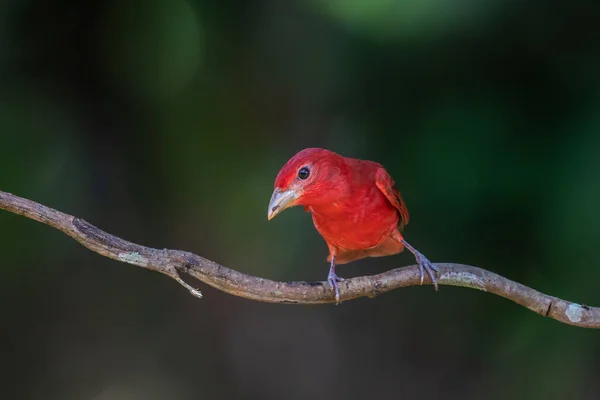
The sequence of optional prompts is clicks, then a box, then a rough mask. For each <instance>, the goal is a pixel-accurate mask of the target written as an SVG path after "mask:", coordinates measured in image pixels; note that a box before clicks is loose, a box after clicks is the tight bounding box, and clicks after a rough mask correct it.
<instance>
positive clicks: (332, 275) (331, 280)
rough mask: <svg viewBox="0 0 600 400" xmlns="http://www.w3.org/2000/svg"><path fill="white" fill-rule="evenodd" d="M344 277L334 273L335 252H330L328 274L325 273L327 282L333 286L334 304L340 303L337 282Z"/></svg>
mask: <svg viewBox="0 0 600 400" xmlns="http://www.w3.org/2000/svg"><path fill="white" fill-rule="evenodd" d="M343 280H344V279H343V278H340V277H339V276H337V275H336V274H335V254H334V253H332V254H331V267H329V275H327V282H329V284H330V285H331V287H333V290H334V292H335V304H340V287H339V286H338V282H342V281H343Z"/></svg>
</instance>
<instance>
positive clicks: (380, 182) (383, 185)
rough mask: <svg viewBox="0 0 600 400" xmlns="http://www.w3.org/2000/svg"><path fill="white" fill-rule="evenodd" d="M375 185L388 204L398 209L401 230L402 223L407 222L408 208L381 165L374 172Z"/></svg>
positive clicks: (400, 228)
mask: <svg viewBox="0 0 600 400" xmlns="http://www.w3.org/2000/svg"><path fill="white" fill-rule="evenodd" d="M375 185H376V186H377V188H378V189H379V190H381V192H382V193H383V194H384V195H385V197H386V198H387V199H388V201H389V202H390V204H391V205H393V206H394V207H395V208H396V209H397V210H398V214H400V220H399V221H398V229H399V230H400V231H402V228H404V225H406V224H408V220H409V215H408V209H407V208H406V204H404V200H402V196H401V195H400V192H399V191H398V189H397V188H396V184H395V183H394V180H393V179H392V177H391V176H390V174H388V172H387V171H386V170H385V169H383V168H382V167H380V168H378V169H377V172H376V173H375Z"/></svg>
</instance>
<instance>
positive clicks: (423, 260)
mask: <svg viewBox="0 0 600 400" xmlns="http://www.w3.org/2000/svg"><path fill="white" fill-rule="evenodd" d="M415 258H416V259H417V263H418V264H419V271H420V272H421V285H422V284H423V280H424V279H425V271H427V275H429V277H430V278H431V282H432V283H433V287H434V288H435V290H438V284H437V279H436V278H435V273H436V272H439V270H440V269H439V268H438V267H436V266H435V265H434V264H432V263H431V261H429V260H428V259H427V257H425V256H424V255H423V254H421V253H417V254H415Z"/></svg>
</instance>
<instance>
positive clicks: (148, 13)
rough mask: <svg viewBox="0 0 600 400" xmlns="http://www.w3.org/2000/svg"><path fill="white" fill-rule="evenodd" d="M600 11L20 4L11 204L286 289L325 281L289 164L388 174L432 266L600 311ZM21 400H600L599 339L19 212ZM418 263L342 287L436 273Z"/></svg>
mask: <svg viewBox="0 0 600 400" xmlns="http://www.w3.org/2000/svg"><path fill="white" fill-rule="evenodd" d="M599 20H600V3H599V2H592V1H584V0H574V1H571V2H559V1H547V2H544V3H543V4H542V3H539V2H534V1H515V0H506V1H500V0H485V1H484V0H479V1H464V0H462V1H461V0H397V1H392V0H371V1H366V0H364V1H360V0H347V1H344V0H259V1H233V0H221V1H200V0H195V1H187V2H186V1H185V0H148V1H142V0H120V1H117V0H112V1H111V0H90V1H86V2H80V1H74V0H64V1H62V2H60V1H41V0H3V1H2V2H0V135H1V136H0V139H1V141H0V159H1V160H2V168H0V189H1V190H4V191H8V192H12V193H15V194H17V195H20V196H23V197H27V198H31V199H33V200H36V201H38V202H41V203H43V204H46V205H48V206H51V207H54V208H57V209H59V210H61V211H64V212H67V213H70V214H73V215H76V216H79V217H82V218H84V219H86V220H87V221H90V222H92V223H93V224H96V225H97V226H99V227H100V228H102V229H105V230H107V231H109V232H111V233H113V234H116V235H119V236H122V237H123V238H126V239H128V240H131V241H134V242H137V243H140V244H144V245H147V246H153V247H158V248H163V247H168V248H177V249H184V250H188V251H192V252H195V253H198V254H200V255H202V256H204V257H207V258H209V259H212V260H215V261H217V262H219V263H221V264H223V265H226V266H229V267H231V268H234V269H237V270H240V271H243V272H245V273H248V274H252V275H258V276H262V277H266V278H271V279H276V280H323V279H325V277H326V274H327V270H328V264H327V263H326V261H325V258H326V256H327V248H326V246H325V244H324V242H323V240H322V239H321V238H320V237H319V236H318V234H317V233H316V231H315V230H314V227H313V226H312V223H311V220H310V217H309V216H308V215H307V214H305V213H304V212H303V211H302V209H301V208H297V209H293V210H290V211H286V212H285V213H284V214H282V215H281V216H279V217H278V218H276V219H274V220H273V221H271V222H267V218H266V212H267V203H268V200H269V198H270V195H271V192H272V187H273V186H272V185H273V180H274V178H275V175H276V174H277V172H278V170H279V168H280V167H281V166H282V165H283V164H284V163H285V162H286V161H287V159H288V158H290V157H291V156H292V155H293V154H294V153H296V152H297V151H298V150H300V149H302V148H305V147H315V146H318V147H326V148H329V149H332V150H334V151H337V152H339V153H341V154H344V155H347V156H354V157H359V158H366V159H372V160H376V161H378V162H380V163H382V164H384V165H385V167H386V168H387V169H388V171H390V173H391V174H392V175H393V176H394V178H395V179H396V181H397V183H398V187H399V188H400V190H401V192H402V194H403V196H404V198H405V200H406V202H407V205H408V207H409V210H410V212H411V223H410V224H409V225H408V227H407V229H406V231H405V233H406V237H407V240H408V241H409V242H410V243H412V244H413V245H414V246H416V247H417V248H418V249H420V251H422V252H423V253H425V254H426V255H427V256H428V257H429V258H430V259H431V260H432V261H434V262H435V261H438V262H457V263H465V264H471V265H477V266H480V267H483V268H486V269H489V270H491V271H494V272H497V273H499V274H502V275H504V276H506V277H508V278H511V279H514V280H516V281H518V282H521V283H524V284H526V285H528V286H531V287H534V288H536V289H538V290H541V291H544V292H547V293H549V294H552V295H556V296H559V297H562V298H565V299H568V300H572V301H576V302H581V303H585V304H590V305H600V291H599V290H598V289H599V288H600V269H599V265H600V245H599V241H600V213H599V212H598V204H600V45H599V43H600V27H599V26H598V21H599ZM0 254H1V255H2V262H1V264H0V277H1V278H0V286H1V287H0V289H1V293H2V300H1V301H0V307H1V309H0V310H1V313H2V322H1V330H0V355H1V357H0V360H1V362H2V369H3V372H2V375H1V378H0V382H1V385H0V395H1V397H2V398H4V399H96V400H106V399H117V400H120V399H123V400H125V399H128V400H129V399H134V400H135V399H140V400H141V399H144V400H146V399H226V398H242V399H282V398H285V399H334V398H345V399H365V398H375V397H376V398H394V399H395V398H404V399H410V398H425V399H429V398H431V399H436V398H446V399H481V398H486V399H507V398H510V399H564V398H569V399H598V398H599V397H600V381H599V380H598V374H599V373H600V336H599V333H598V332H597V331H593V330H584V329H580V328H574V327H570V326H567V325H562V324H560V323H558V322H556V321H553V320H550V319H545V318H543V317H541V316H538V315H536V314H534V313H532V312H530V311H528V310H526V309H525V308H523V307H520V306H517V305H515V304H513V303H511V302H510V301H507V300H505V299H502V298H499V297H496V296H493V295H489V294H486V293H483V292H478V291H474V290H467V289H463V288H455V287H442V288H441V290H440V292H439V293H434V291H433V290H432V288H431V287H430V286H427V287H413V288H407V289H403V290H396V291H394V292H392V293H388V294H385V295H383V296H381V297H379V298H377V299H375V300H372V299H359V300H356V301H351V302H347V303H344V304H343V305H341V306H338V307H335V306H318V307H315V306H284V305H272V304H263V303H258V302H252V301H248V300H243V299H240V298H236V297H232V296H230V295H227V294H224V293H221V292H218V291H216V290H214V289H212V288H209V287H207V286H206V285H203V284H199V283H198V284H197V286H198V287H200V288H201V289H202V291H203V293H204V296H205V297H204V299H202V300H198V299H196V298H194V297H192V296H190V294H189V293H188V292H187V291H186V290H184V289H183V288H182V287H180V286H179V285H178V284H176V283H175V282H174V281H172V280H170V279H168V278H166V277H164V276H161V275H159V274H156V273H152V272H148V271H145V270H143V269H141V268H137V267H134V266H130V265H126V264H121V263H118V262H115V261H112V260H109V259H106V258H103V257H100V256H98V255H96V254H94V253H92V252H90V251H88V250H86V249H84V248H83V247H81V246H80V245H78V244H77V243H75V242H74V241H72V240H70V239H68V238H67V237H65V236H64V235H63V234H61V233H59V232H57V231H55V230H52V229H50V228H48V227H46V226H43V225H40V224H37V223H35V222H32V221H29V220H27V219H25V218H22V217H19V216H16V215H12V214H9V213H6V212H0ZM413 261H414V260H413V258H412V256H411V255H410V254H409V253H406V254H404V253H403V254H401V255H399V256H393V257H386V258H378V259H367V260H361V261H357V262H355V263H351V264H348V265H345V266H343V267H341V268H340V269H339V273H340V275H341V276H345V277H350V276H356V275H361V274H372V273H379V272H383V271H385V270H388V269H392V268H396V267H399V266H403V265H409V264H412V263H413Z"/></svg>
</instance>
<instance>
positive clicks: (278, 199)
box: [267, 188, 298, 221]
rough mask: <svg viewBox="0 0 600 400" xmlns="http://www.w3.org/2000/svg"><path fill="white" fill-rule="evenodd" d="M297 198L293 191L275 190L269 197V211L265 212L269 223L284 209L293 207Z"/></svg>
mask: <svg viewBox="0 0 600 400" xmlns="http://www.w3.org/2000/svg"><path fill="white" fill-rule="evenodd" d="M297 198H298V194H297V193H296V191H295V190H292V189H289V190H284V191H280V190H279V189H278V188H276V189H275V191H274V192H273V195H272V196H271V201H269V210H268V212H267V218H268V219H269V221H270V220H271V219H272V218H274V217H275V216H276V215H277V214H279V213H280V212H282V211H283V210H285V209H286V208H288V207H291V206H293V205H294V201H296V199H297Z"/></svg>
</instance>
